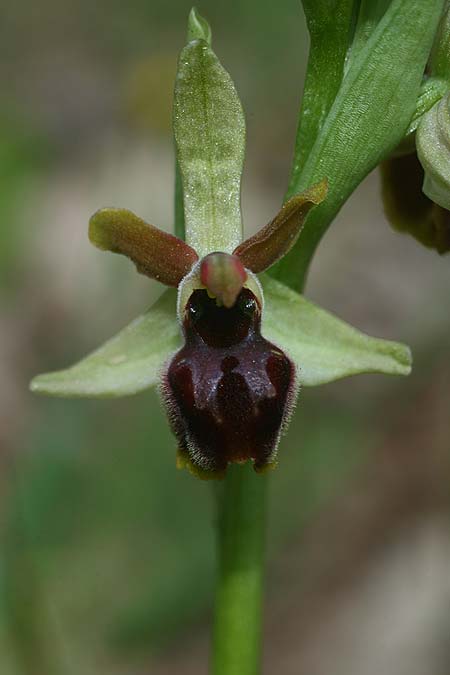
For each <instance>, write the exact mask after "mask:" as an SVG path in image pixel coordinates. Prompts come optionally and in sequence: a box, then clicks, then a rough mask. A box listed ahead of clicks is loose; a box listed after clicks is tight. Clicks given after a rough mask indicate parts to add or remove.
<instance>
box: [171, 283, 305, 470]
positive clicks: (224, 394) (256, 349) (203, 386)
mask: <svg viewBox="0 0 450 675" xmlns="http://www.w3.org/2000/svg"><path fill="white" fill-rule="evenodd" d="M260 329H261V309H260V306H259V304H258V301H257V300H256V298H255V296H254V295H253V293H252V292H251V291H249V290H248V289H246V288H244V289H242V290H241V292H240V293H239V296H238V298H237V300H236V302H235V304H234V305H233V306H232V307H231V308H230V309H227V308H226V307H219V306H218V305H217V303H216V302H215V300H214V299H212V298H210V297H209V296H208V294H207V292H206V291H205V290H196V291H194V292H193V293H192V295H191V297H190V299H189V301H188V303H187V306H186V310H185V318H184V324H183V330H184V336H185V345H184V346H183V347H182V348H181V349H180V350H179V351H178V352H177V353H176V354H175V356H174V357H173V359H172V360H171V362H170V364H169V365H168V368H167V371H166V374H165V378H164V384H163V394H164V398H165V401H166V404H167V407H168V410H169V417H170V419H171V421H172V428H173V431H174V433H175V435H176V436H177V439H178V442H179V444H180V449H181V452H182V453H183V454H184V455H186V456H187V457H188V459H189V461H190V463H191V464H192V465H193V466H194V468H196V469H198V470H200V472H206V473H209V474H216V475H221V474H222V475H223V473H224V472H225V470H226V467H227V465H228V463H229V462H245V461H248V460H252V461H253V462H254V467H255V469H256V470H261V469H263V468H264V467H265V466H267V465H268V464H271V463H272V462H273V461H274V455H275V453H276V448H277V444H278V440H279V436H280V429H281V428H282V426H283V422H284V421H285V419H286V415H287V413H288V411H289V409H290V407H291V401H292V398H293V395H294V392H295V386H294V383H295V369H294V365H293V364H292V362H291V361H290V359H289V358H288V357H287V356H286V355H285V354H284V353H283V352H282V350H281V349H279V348H278V347H276V346H275V345H273V344H272V343H271V342H268V341H267V340H266V339H265V338H263V337H262V335H261V330H260Z"/></svg>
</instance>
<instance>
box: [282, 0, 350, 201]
mask: <svg viewBox="0 0 450 675" xmlns="http://www.w3.org/2000/svg"><path fill="white" fill-rule="evenodd" d="M302 4H303V10H304V12H305V16H306V22H307V25H308V31H309V36H310V47H309V56H308V66H307V70H306V77H305V84H304V88H303V97H302V104H301V108H300V113H299V122H298V128H297V135H296V141H295V151H294V161H293V165H292V171H291V179H290V185H289V189H288V191H287V195H286V199H289V198H290V197H292V196H293V195H294V194H295V193H296V192H297V183H298V179H299V176H300V173H301V170H302V168H303V165H304V163H305V160H306V158H307V157H308V155H309V153H310V151H311V148H312V147H313V145H314V142H315V140H316V138H317V135H318V133H319V131H320V129H321V127H322V126H323V123H324V121H325V119H326V116H327V114H328V111H329V110H330V108H331V106H332V105H333V101H334V99H335V97H336V94H337V92H338V90H339V87H340V85H341V82H342V78H343V76H344V65H345V57H346V54H347V50H348V46H349V41H350V37H351V32H352V23H353V15H354V12H355V5H356V4H357V3H356V2H355V0H303V3H302Z"/></svg>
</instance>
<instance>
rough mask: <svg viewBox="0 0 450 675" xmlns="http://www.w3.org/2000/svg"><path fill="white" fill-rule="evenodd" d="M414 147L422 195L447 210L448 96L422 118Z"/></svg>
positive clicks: (449, 201) (449, 198)
mask: <svg viewBox="0 0 450 675" xmlns="http://www.w3.org/2000/svg"><path fill="white" fill-rule="evenodd" d="M416 144H417V154H418V156H419V159H420V163H421V164H422V166H423V168H424V171H425V180H424V183H423V191H424V193H425V194H426V195H427V197H429V198H430V199H431V200H432V201H433V202H436V204H439V206H442V207H443V208H444V209H449V210H450V92H449V93H448V94H447V95H446V96H444V98H443V99H441V100H440V101H439V102H438V103H435V105H434V106H433V107H432V108H431V110H430V111H429V112H427V113H426V114H425V115H424V116H423V117H422V120H421V122H420V124H419V127H418V129H417V134H416Z"/></svg>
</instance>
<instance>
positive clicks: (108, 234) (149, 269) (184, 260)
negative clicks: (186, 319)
mask: <svg viewBox="0 0 450 675" xmlns="http://www.w3.org/2000/svg"><path fill="white" fill-rule="evenodd" d="M89 239H90V240H91V242H92V243H93V244H94V246H97V248H100V249H102V250H103V251H112V252H113V253H121V254H122V255H125V256H127V258H130V260H132V261H133V262H134V263H135V265H136V267H137V270H138V272H140V273H141V274H145V275H146V276H147V277H150V278H151V279H157V280H158V281H160V282H161V283H163V284H166V286H178V284H179V283H180V281H181V280H182V279H183V277H185V276H186V274H188V273H189V272H190V270H191V269H192V266H193V265H194V264H195V263H196V262H197V260H198V255H197V253H196V252H195V251H194V249H193V248H191V247H190V246H188V244H186V243H185V242H184V241H182V240H181V239H178V237H174V236H173V235H172V234H168V233H167V232H163V231H162V230H160V229H158V228H157V227H154V226H153V225H149V224H148V223H146V222H145V221H144V220H142V218H139V217H138V216H136V215H135V214H134V213H132V212H131V211H128V210H127V209H112V208H107V209H100V211H97V212H96V213H94V215H93V216H92V218H91V219H90V221H89Z"/></svg>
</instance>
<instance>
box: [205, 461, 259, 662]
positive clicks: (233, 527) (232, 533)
mask: <svg viewBox="0 0 450 675" xmlns="http://www.w3.org/2000/svg"><path fill="white" fill-rule="evenodd" d="M267 483H268V477H267V476H258V475H256V474H254V472H253V471H252V470H251V467H250V466H249V465H244V466H239V465H236V466H232V467H230V468H229V469H228V473H227V476H226V478H225V481H224V483H223V484H221V485H219V486H218V490H217V497H218V499H217V508H218V519H217V558H218V560H217V584H216V597H215V616H214V636H213V649H212V655H211V661H212V668H211V672H212V675H257V673H259V669H260V661H261V631H262V620H263V611H262V609H263V582H264V559H265V556H264V552H265V538H266V520H267V519H266V512H267V487H268V485H267Z"/></svg>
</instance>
